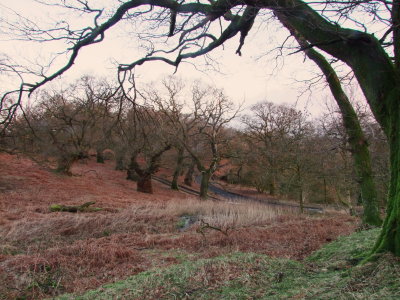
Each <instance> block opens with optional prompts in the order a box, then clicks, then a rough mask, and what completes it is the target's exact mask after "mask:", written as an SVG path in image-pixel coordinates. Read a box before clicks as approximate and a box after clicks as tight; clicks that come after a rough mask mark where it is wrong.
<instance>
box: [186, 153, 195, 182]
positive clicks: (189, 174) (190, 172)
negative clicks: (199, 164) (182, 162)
mask: <svg viewBox="0 0 400 300" xmlns="http://www.w3.org/2000/svg"><path fill="white" fill-rule="evenodd" d="M195 166H196V163H195V162H194V160H193V159H192V162H191V163H190V165H189V166H188V169H187V171H186V174H185V179H184V181H183V182H184V183H185V184H186V185H187V186H192V184H193V175H194V168H195Z"/></svg>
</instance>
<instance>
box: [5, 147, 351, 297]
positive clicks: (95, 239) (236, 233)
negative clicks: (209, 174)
mask: <svg viewBox="0 0 400 300" xmlns="http://www.w3.org/2000/svg"><path fill="white" fill-rule="evenodd" d="M73 173H74V174H75V175H76V176H73V177H63V176H59V175H57V174H54V173H51V172H48V171H47V170H44V169H41V168H40V167H38V166H37V165H36V164H34V163H32V162H31V161H29V160H27V159H25V158H21V157H16V156H11V155H6V154H0V174H2V175H1V178H0V282H2V283H4V284H0V299H3V298H4V299H15V298H17V297H25V298H26V299H39V298H43V297H49V296H53V295H56V294H59V293H63V292H82V291H84V290H87V289H89V288H90V289H92V288H95V287H98V286H100V285H101V284H104V283H107V282H113V281H116V280H118V279H122V278H125V277H126V276H129V275H133V274H136V273H138V272H141V271H144V270H148V269H149V268H152V267H162V266H167V265H170V264H175V263H177V262H179V261H181V260H182V259H183V260H187V259H198V258H200V257H213V256H216V255H219V254H223V253H229V252H231V251H236V250H240V251H244V252H258V253H266V254H269V255H272V256H279V257H289V258H294V259H302V258H304V257H305V256H306V255H308V254H309V253H310V252H311V251H313V250H315V249H318V248H319V247H320V246H321V245H322V244H324V243H326V242H328V241H331V240H333V239H335V238H336V237H337V236H339V235H343V234H348V233H350V232H351V231H352V230H353V229H354V227H355V221H354V219H353V218H349V217H347V216H343V215H338V216H335V217H324V218H321V217H319V218H316V217H309V216H299V215H297V212H295V211H292V210H290V209H278V208H276V207H268V206H265V205H261V204H258V203H256V204H239V203H227V202H215V201H200V200H198V199H195V198H192V197H191V196H188V195H186V194H184V193H181V192H176V191H171V190H170V189H169V188H168V187H167V186H163V185H161V184H159V183H157V182H155V183H154V188H155V194H154V195H146V194H142V193H137V192H136V191H135V183H134V182H130V181H127V180H125V174H124V173H122V172H118V171H115V170H113V164H112V162H108V163H107V164H105V165H101V164H96V163H95V162H94V161H88V162H86V163H84V164H77V165H76V166H75V167H74V168H73ZM86 201H96V205H95V206H97V207H101V208H103V210H102V211H100V212H91V213H89V212H88V213H77V214H70V213H62V212H55V213H51V212H50V211H49V205H50V204H65V205H76V204H82V203H83V202H86ZM182 216H187V217H190V218H191V220H192V223H193V224H191V226H190V227H188V228H186V229H185V230H181V228H180V226H179V223H180V222H181V220H182V219H181V217H182ZM200 220H203V221H204V222H206V223H208V224H210V225H211V226H213V227H216V228H220V229H222V230H225V232H226V233H227V234H222V233H221V232H220V231H218V230H215V229H212V228H205V229H204V230H203V231H202V232H199V228H200V226H201V224H200ZM228 229H229V230H228Z"/></svg>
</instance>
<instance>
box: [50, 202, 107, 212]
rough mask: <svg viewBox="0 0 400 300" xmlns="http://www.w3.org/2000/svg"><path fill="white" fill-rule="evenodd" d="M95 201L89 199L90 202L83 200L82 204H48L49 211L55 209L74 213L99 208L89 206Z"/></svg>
mask: <svg viewBox="0 0 400 300" xmlns="http://www.w3.org/2000/svg"><path fill="white" fill-rule="evenodd" d="M95 203H96V202H93V201H90V202H85V203H83V204H82V205H62V204H52V205H50V211H51V212H56V211H65V212H71V213H76V212H78V211H80V212H82V211H99V210H101V208H99V207H89V206H91V205H93V204H95Z"/></svg>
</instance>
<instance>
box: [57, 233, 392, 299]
mask: <svg viewBox="0 0 400 300" xmlns="http://www.w3.org/2000/svg"><path fill="white" fill-rule="evenodd" d="M377 234H378V230H370V231H364V232H359V233H355V234H353V235H351V236H349V237H343V238H340V239H338V240H337V241H335V242H333V243H331V244H328V245H326V246H325V247H323V248H322V249H321V250H319V251H317V252H315V253H314V254H313V255H311V256H310V257H309V258H308V259H307V260H306V261H304V262H303V263H300V262H296V261H291V260H286V259H277V258H270V257H268V256H266V255H261V254H253V253H233V254H229V255H224V256H221V257H217V258H212V259H202V260H197V261H194V262H193V261H184V262H183V263H181V264H178V265H174V266H171V267H168V268H165V269H157V270H151V271H147V272H143V273H140V274H138V275H136V276H132V277H130V278H128V279H126V280H123V281H119V282H116V283H112V284H109V285H105V286H103V287H101V288H99V289H97V290H93V291H88V292H87V293H85V294H83V295H80V296H78V295H63V296H60V297H59V298H58V299H82V300H83V299H210V300H211V299H400V276H399V275H400V273H399V272H400V271H399V270H400V268H399V267H400V261H399V259H398V258H395V257H393V256H391V255H390V254H385V255H381V256H380V257H379V258H378V259H377V260H376V261H374V262H369V263H366V264H363V265H356V266H354V258H357V257H359V256H360V255H362V254H363V253H365V252H366V251H368V249H370V247H371V246H372V244H373V241H374V240H375V238H376V235H377Z"/></svg>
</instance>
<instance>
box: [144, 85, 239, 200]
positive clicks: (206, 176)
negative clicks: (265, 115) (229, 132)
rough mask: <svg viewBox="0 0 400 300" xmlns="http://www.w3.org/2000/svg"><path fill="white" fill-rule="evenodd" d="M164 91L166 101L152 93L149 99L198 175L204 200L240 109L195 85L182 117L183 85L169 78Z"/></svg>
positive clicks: (211, 89)
mask: <svg viewBox="0 0 400 300" xmlns="http://www.w3.org/2000/svg"><path fill="white" fill-rule="evenodd" d="M164 87H165V88H166V90H167V95H166V97H165V98H163V97H162V96H161V95H160V94H159V93H158V92H156V91H154V90H153V92H152V94H151V96H150V97H151V98H152V99H153V101H154V102H156V103H157V104H158V107H159V109H160V111H161V112H163V113H164V114H165V115H166V116H167V118H168V120H169V122H170V124H171V128H173V132H174V136H175V141H176V143H177V148H178V151H181V155H183V154H182V153H183V152H182V151H183V148H185V149H186V151H187V152H188V153H189V155H190V156H191V157H192V159H193V162H194V163H195V165H196V166H197V169H198V170H199V172H200V173H201V185H200V197H201V198H203V199H205V198H207V192H208V185H209V181H210V178H211V176H212V174H213V173H214V172H215V170H216V169H217V167H218V163H219V161H220V160H221V150H220V146H221V145H223V144H225V143H226V142H227V140H226V138H225V136H224V133H225V127H226V126H227V125H228V124H229V123H230V122H231V121H232V120H233V119H234V118H235V117H236V115H237V114H238V112H239V110H240V107H235V105H234V104H233V102H231V101H230V100H229V99H228V98H227V97H226V96H225V94H224V92H223V91H222V90H220V89H217V88H215V87H210V86H202V85H201V84H200V83H199V82H197V83H195V84H194V85H193V86H192V89H191V98H192V99H191V101H190V103H188V104H189V106H190V111H189V113H184V112H183V102H182V100H180V99H179V96H180V95H179V93H182V92H183V86H182V82H179V81H176V80H173V79H172V78H170V79H169V80H168V81H164ZM179 149H180V150H179ZM181 157H182V156H181Z"/></svg>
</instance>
